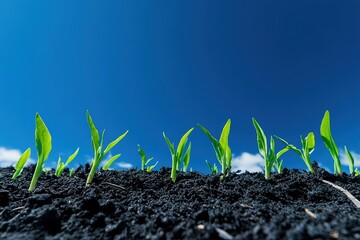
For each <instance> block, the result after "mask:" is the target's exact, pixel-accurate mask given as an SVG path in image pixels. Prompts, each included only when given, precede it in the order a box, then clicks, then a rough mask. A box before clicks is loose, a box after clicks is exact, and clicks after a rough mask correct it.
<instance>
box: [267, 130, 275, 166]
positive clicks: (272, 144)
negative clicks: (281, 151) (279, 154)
mask: <svg viewBox="0 0 360 240" xmlns="http://www.w3.org/2000/svg"><path fill="white" fill-rule="evenodd" d="M275 161H276V156H275V140H274V138H273V136H271V137H270V152H269V156H268V161H267V162H266V164H267V165H268V166H269V167H272V166H273V165H274V162H275Z"/></svg>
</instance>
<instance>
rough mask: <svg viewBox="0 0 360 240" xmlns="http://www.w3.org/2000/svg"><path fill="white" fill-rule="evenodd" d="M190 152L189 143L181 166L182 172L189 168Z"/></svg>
mask: <svg viewBox="0 0 360 240" xmlns="http://www.w3.org/2000/svg"><path fill="white" fill-rule="evenodd" d="M190 151H191V142H190V143H189V146H188V148H187V150H186V152H185V155H184V160H183V164H184V172H186V169H187V167H188V166H189V162H190Z"/></svg>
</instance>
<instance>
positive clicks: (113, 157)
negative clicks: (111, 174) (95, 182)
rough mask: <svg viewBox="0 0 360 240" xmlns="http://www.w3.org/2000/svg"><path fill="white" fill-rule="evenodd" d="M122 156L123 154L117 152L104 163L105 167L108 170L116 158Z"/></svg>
mask: <svg viewBox="0 0 360 240" xmlns="http://www.w3.org/2000/svg"><path fill="white" fill-rule="evenodd" d="M120 156H121V154H116V155H115V156H112V157H111V158H110V159H109V160H108V161H107V162H106V163H105V165H104V167H103V169H104V170H108V169H109V167H110V166H111V164H113V162H115V160H116V159H118V158H119V157H120Z"/></svg>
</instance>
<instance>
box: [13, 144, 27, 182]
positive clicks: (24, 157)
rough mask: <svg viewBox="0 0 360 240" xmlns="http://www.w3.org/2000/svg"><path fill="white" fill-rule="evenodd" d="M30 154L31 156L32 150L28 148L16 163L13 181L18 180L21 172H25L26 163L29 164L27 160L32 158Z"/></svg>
mask: <svg viewBox="0 0 360 240" xmlns="http://www.w3.org/2000/svg"><path fill="white" fill-rule="evenodd" d="M30 154H31V149H30V148H28V149H26V151H25V152H24V153H23V154H22V155H21V157H20V158H19V160H18V161H17V163H16V166H15V170H16V171H15V172H14V174H13V176H12V179H16V178H17V177H18V176H19V175H20V174H21V172H22V171H23V169H24V165H25V163H26V162H27V160H28V159H29V157H30Z"/></svg>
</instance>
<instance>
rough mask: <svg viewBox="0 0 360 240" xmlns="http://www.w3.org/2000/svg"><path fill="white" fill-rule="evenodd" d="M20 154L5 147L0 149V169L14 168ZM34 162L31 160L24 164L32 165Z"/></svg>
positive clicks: (18, 151) (16, 150)
mask: <svg viewBox="0 0 360 240" xmlns="http://www.w3.org/2000/svg"><path fill="white" fill-rule="evenodd" d="M21 155H22V152H21V151H20V150H18V149H10V148H5V147H0V167H9V166H15V164H16V163H17V161H18V160H19V158H20V157H21ZM34 163H35V161H34V160H33V159H31V158H29V160H28V161H27V162H26V164H25V166H28V165H29V164H34Z"/></svg>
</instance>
